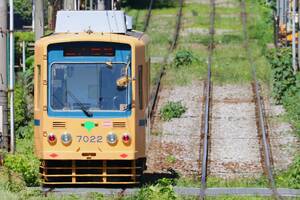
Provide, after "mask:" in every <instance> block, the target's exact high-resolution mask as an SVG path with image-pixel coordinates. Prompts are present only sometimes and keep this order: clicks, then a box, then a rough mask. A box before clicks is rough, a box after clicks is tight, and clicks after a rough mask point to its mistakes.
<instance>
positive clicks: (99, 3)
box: [97, 0, 105, 10]
mask: <svg viewBox="0 0 300 200" xmlns="http://www.w3.org/2000/svg"><path fill="white" fill-rule="evenodd" d="M97 10H105V4H104V0H97Z"/></svg>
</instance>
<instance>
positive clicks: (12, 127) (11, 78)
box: [9, 0, 15, 153]
mask: <svg viewBox="0 0 300 200" xmlns="http://www.w3.org/2000/svg"><path fill="white" fill-rule="evenodd" d="M14 54H15V47H14V1H13V0H9V91H10V151H11V153H15V123H14V121H15V120H14V119H15V110H14V77H15V69H14V65H15V64H14Z"/></svg>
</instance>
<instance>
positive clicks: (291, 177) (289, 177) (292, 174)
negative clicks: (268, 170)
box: [277, 155, 300, 189]
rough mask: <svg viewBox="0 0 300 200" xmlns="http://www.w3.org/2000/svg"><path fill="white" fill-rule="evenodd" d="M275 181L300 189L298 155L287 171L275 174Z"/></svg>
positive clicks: (299, 161) (299, 158)
mask: <svg viewBox="0 0 300 200" xmlns="http://www.w3.org/2000/svg"><path fill="white" fill-rule="evenodd" d="M277 182H278V183H281V184H284V187H289V188H295V189H300V156H299V155H298V156H297V157H296V159H295V160H294V162H293V164H292V166H291V167H290V168H289V169H288V171H287V172H284V173H282V174H280V175H279V176H277Z"/></svg>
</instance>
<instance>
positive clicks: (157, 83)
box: [147, 0, 184, 118]
mask: <svg viewBox="0 0 300 200" xmlns="http://www.w3.org/2000/svg"><path fill="white" fill-rule="evenodd" d="M183 3H184V0H179V9H178V13H177V20H176V28H175V32H174V36H173V42H172V44H171V45H170V47H169V51H168V53H167V55H166V56H165V57H164V60H163V64H162V67H161V68H160V72H159V75H158V77H157V79H156V81H155V84H154V87H153V90H152V91H151V94H150V100H149V104H148V114H147V116H149V117H150V118H151V117H152V115H153V111H154V107H155V104H156V100H157V96H158V93H159V89H160V86H161V80H162V77H163V76H164V74H165V70H166V65H167V62H168V57H169V55H170V54H171V53H172V52H173V50H174V49H175V48H176V45H177V40H178V37H179V31H180V26H181V18H182V8H183Z"/></svg>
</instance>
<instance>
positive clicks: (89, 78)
mask: <svg viewBox="0 0 300 200" xmlns="http://www.w3.org/2000/svg"><path fill="white" fill-rule="evenodd" d="M126 66H127V64H126V63H112V64H110V65H108V64H105V63H102V64H99V63H94V64H93V63H91V64H86V63H67V64H66V63H63V64H62V63H57V64H53V65H52V66H51V78H50V80H51V83H50V105H51V109H52V110H54V111H55V110H56V111H62V110H63V111H76V110H78V111H79V110H82V108H85V109H88V110H89V111H103V110H104V111H108V110H112V111H124V110H126V109H128V105H129V88H130V87H129V85H128V86H126V87H119V86H118V85H117V83H116V82H117V80H118V79H119V78H120V77H122V76H124V74H125V75H127V73H128V71H129V68H128V67H126Z"/></svg>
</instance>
